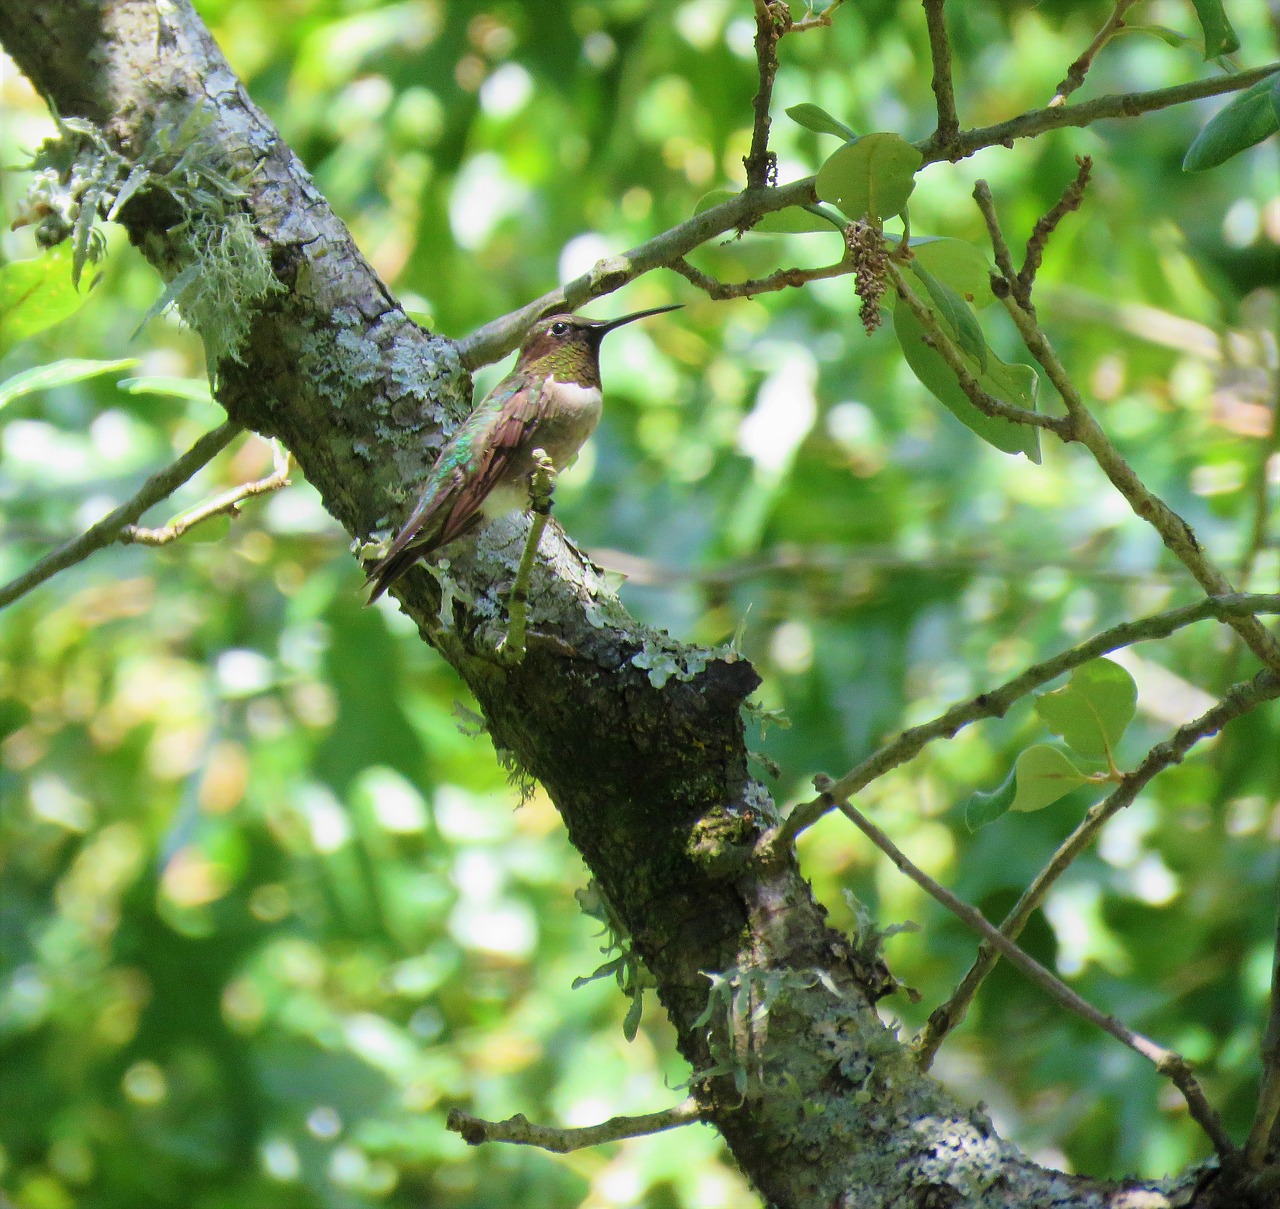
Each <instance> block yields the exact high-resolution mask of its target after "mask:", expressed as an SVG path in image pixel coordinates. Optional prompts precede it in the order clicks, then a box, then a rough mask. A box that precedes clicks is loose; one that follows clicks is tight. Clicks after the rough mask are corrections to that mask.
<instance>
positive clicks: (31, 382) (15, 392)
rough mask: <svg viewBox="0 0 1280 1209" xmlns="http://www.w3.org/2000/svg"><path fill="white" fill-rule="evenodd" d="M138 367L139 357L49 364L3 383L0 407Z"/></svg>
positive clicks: (66, 361)
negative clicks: (25, 397) (43, 392)
mask: <svg viewBox="0 0 1280 1209" xmlns="http://www.w3.org/2000/svg"><path fill="white" fill-rule="evenodd" d="M137 364H138V360H137V358H136V357H126V358H124V359H123V360H120V361H85V360H81V359H79V358H76V357H68V358H66V359H65V360H62V361H51V362H50V363H49V364H48V365H36V366H33V367H32V368H31V369H24V370H23V371H22V372H21V373H19V374H14V375H13V377H12V378H8V379H6V380H5V381H4V382H0V407H3V406H4V405H5V404H6V403H9V402H11V401H12V400H14V399H16V398H18V397H19V396H20V395H29V394H31V393H32V392H33V391H37V390H49V389H51V388H52V387H54V386H65V385H67V383H69V382H80V381H82V380H83V379H85V378H96V377H97V376H98V375H99V374H109V373H111V372H112V371H113V370H120V369H132V368H133V367H134V366H135V365H137Z"/></svg>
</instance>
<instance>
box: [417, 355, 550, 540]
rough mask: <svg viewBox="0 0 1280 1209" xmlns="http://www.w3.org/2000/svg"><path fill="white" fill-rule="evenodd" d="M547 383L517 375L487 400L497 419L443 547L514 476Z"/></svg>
mask: <svg viewBox="0 0 1280 1209" xmlns="http://www.w3.org/2000/svg"><path fill="white" fill-rule="evenodd" d="M544 385H545V383H544V380H543V379H537V380H535V381H533V382H530V380H529V379H528V378H525V377H523V376H521V377H516V376H515V375H514V374H513V375H512V376H511V377H510V378H507V379H506V380H505V381H503V382H501V383H499V384H498V386H497V387H495V388H494V391H493V394H492V395H491V396H490V397H489V399H488V400H486V403H487V404H489V405H490V406H491V408H492V414H493V416H494V418H493V420H492V421H491V422H490V423H487V424H485V425H484V426H483V431H482V433H480V434H477V435H478V436H480V438H481V439H479V440H478V441H477V442H476V444H475V448H474V452H473V454H472V457H473V459H474V461H473V463H472V465H473V467H474V469H473V470H472V472H471V473H470V474H469V475H467V476H466V478H465V481H463V482H462V484H461V485H460V487H459V489H458V491H457V493H456V495H455V496H454V498H453V507H452V508H451V509H450V511H449V515H448V517H446V519H445V522H444V525H443V526H442V527H441V530H440V539H439V544H440V545H442V546H443V545H445V544H447V543H448V542H451V541H453V540H454V538H456V537H460V536H461V535H462V534H463V533H465V532H466V530H467V529H469V528H470V527H471V525H472V524H473V523H474V522H475V519H476V516H477V514H478V513H479V512H480V509H481V508H482V507H483V506H484V501H485V500H486V499H487V498H488V496H489V493H490V492H491V491H492V490H493V489H494V488H495V487H496V486H498V484H499V483H501V482H502V481H503V480H504V479H506V478H508V477H509V476H510V473H511V463H512V460H513V459H514V458H515V456H516V455H517V453H518V452H519V451H520V450H522V449H527V448H528V441H529V437H530V433H531V432H532V431H533V429H535V428H536V427H537V425H538V421H539V420H540V419H541V418H542V410H543V409H542V398H543V387H544Z"/></svg>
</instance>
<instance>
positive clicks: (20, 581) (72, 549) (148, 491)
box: [0, 421, 241, 609]
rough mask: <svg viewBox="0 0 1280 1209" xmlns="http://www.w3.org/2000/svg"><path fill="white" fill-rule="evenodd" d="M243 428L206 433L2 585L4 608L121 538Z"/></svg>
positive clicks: (0, 593) (0, 597) (225, 426)
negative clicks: (113, 505) (105, 512)
mask: <svg viewBox="0 0 1280 1209" xmlns="http://www.w3.org/2000/svg"><path fill="white" fill-rule="evenodd" d="M240 431H241V429H240V426H239V425H238V424H233V423H231V422H230V421H228V422H227V423H226V424H223V425H221V426H220V427H218V428H215V429H214V430H213V431H212V432H207V433H205V435H204V436H202V437H201V438H200V439H199V440H198V441H197V442H196V443H195V444H194V445H192V446H191V448H190V449H188V450H187V452H186V453H184V454H183V455H182V456H181V457H180V458H179V459H178V460H177V461H176V462H174V463H173V464H172V465H170V466H166V467H165V469H163V470H161V471H159V472H158V473H157V474H153V475H152V476H151V477H150V478H149V479H148V480H147V481H146V482H145V483H143V485H142V489H141V490H140V491H139V492H138V493H137V495H135V496H134V497H133V498H132V499H130V500H127V501H126V502H125V503H123V504H121V505H120V507H119V508H117V509H115V511H113V512H111V513H109V514H108V515H106V516H104V517H103V518H102V520H100V521H98V523H97V524H95V525H91V526H90V527H89V528H88V529H86V530H85V531H84V532H83V533H82V534H80V536H79V537H76V538H72V540H71V541H69V542H67V543H66V544H65V545H62V546H59V547H58V549H56V550H55V551H53V553H52V554H48V555H46V556H45V557H44V558H42V559H41V560H40V561H39V562H38V563H36V565H35V566H34V567H32V568H31V569H30V570H29V571H27V572H26V573H25V574H23V575H19V576H18V577H17V579H15V580H13V581H11V582H10V583H7V584H5V586H4V587H2V588H0V609H2V608H4V607H5V605H8V604H12V603H13V602H14V601H15V600H17V599H18V598H19V597H20V596H25V595H26V593H28V592H30V591H31V589H32V588H34V587H37V586H38V585H39V584H42V583H44V581H45V580H46V579H49V578H51V577H52V576H54V575H56V574H57V573H58V572H59V571H65V570H66V569H67V568H68V567H71V566H74V565H75V564H76V563H78V562H82V561H83V560H84V559H86V558H88V557H89V555H90V554H92V553H93V552H94V551H95V550H101V549H103V548H104V547H106V546H109V545H111V544H112V543H113V542H116V541H118V540H119V539H120V532H121V530H122V529H123V528H124V527H125V526H126V525H132V524H133V523H134V522H135V521H136V520H137V519H138V518H139V517H140V516H141V515H142V514H143V513H144V512H146V510H147V509H148V508H150V507H151V506H152V505H153V504H158V503H159V502H160V501H161V500H162V499H165V498H166V497H167V496H170V495H172V494H173V493H174V492H175V491H176V490H177V489H178V488H179V487H181V486H182V484H183V483H185V482H186V481H187V480H188V479H189V478H191V476H192V475H194V474H195V473H196V471H198V470H199V469H200V468H201V467H202V466H204V465H206V464H207V463H208V462H210V461H212V460H213V458H214V457H216V456H217V455H218V454H219V453H221V452H222V451H223V450H224V449H225V448H226V447H227V446H228V445H230V444H231V442H232V441H233V440H234V439H235V437H236V436H237V435H238V434H239V432H240Z"/></svg>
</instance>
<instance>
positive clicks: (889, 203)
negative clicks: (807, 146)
mask: <svg viewBox="0 0 1280 1209" xmlns="http://www.w3.org/2000/svg"><path fill="white" fill-rule="evenodd" d="M923 163H924V157H923V156H922V155H921V154H920V152H919V151H917V150H916V149H915V148H914V147H913V146H912V145H911V144H910V143H908V142H907V141H906V139H904V138H903V137H902V136H901V135H899V134H867V135H863V137H862V138H860V139H858V140H857V141H856V142H852V143H847V144H846V145H845V146H843V147H841V148H840V149H839V150H838V151H837V152H836V153H835V154H834V155H832V156H831V157H830V158H829V159H828V160H827V162H826V163H825V164H823V165H822V167H821V168H820V169H818V182H817V194H818V196H819V197H820V198H822V200H823V201H828V202H831V203H832V204H833V205H836V206H839V207H840V210H841V211H842V212H843V213H844V214H847V215H848V216H849V217H850V218H852V219H861V218H868V217H869V218H870V219H871V220H872V221H882V220H883V219H886V218H892V217H893V216H894V215H895V214H900V213H901V212H902V210H903V209H904V208H905V207H906V204H907V199H908V198H909V197H910V196H911V191H912V190H913V189H914V188H915V187H916V173H917V172H918V171H919V170H920V165H921V164H923Z"/></svg>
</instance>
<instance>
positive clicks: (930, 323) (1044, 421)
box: [888, 261, 1068, 440]
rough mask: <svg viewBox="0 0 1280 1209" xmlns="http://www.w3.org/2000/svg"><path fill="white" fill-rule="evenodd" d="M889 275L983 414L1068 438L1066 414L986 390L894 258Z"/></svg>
mask: <svg viewBox="0 0 1280 1209" xmlns="http://www.w3.org/2000/svg"><path fill="white" fill-rule="evenodd" d="M888 269H889V275H890V276H891V277H892V278H893V282H894V285H895V286H896V287H897V290H898V296H899V297H900V298H901V299H902V300H903V301H904V302H905V303H906V304H907V306H909V307H910V308H911V313H912V314H913V315H915V317H916V318H917V319H918V320H919V321H920V326H921V327H923V328H924V330H925V333H926V335H927V336H928V339H929V343H930V344H931V345H932V346H933V347H934V349H936V350H937V352H938V353H939V354H940V355H941V357H942V359H943V360H944V361H945V362H946V363H947V365H948V366H949V367H950V369H951V372H952V373H953V374H955V376H956V381H957V382H958V383H959V384H960V389H961V390H962V391H964V393H965V396H966V397H967V398H968V400H969V402H970V403H972V404H973V405H974V407H976V408H977V409H978V410H979V411H980V412H982V414H983V415H987V416H997V417H999V418H1000V419H1002V420H1011V421H1013V423H1015V424H1029V425H1031V426H1032V427H1033V428H1047V429H1048V430H1049V431H1050V432H1054V433H1057V435H1058V436H1059V437H1062V438H1063V439H1064V440H1065V439H1066V433H1067V423H1068V421H1067V418H1066V417H1065V416H1046V415H1041V414H1040V413H1039V412H1038V411H1030V410H1029V409H1028V408H1025V407H1018V406H1016V405H1015V404H1013V403H1006V402H1004V401H1003V400H1002V399H997V398H996V397H995V396H994V395H992V394H989V393H988V392H987V391H985V390H983V389H982V387H981V386H980V385H979V384H978V380H977V378H975V377H974V376H973V373H972V372H971V371H970V369H969V367H968V365H967V364H966V363H965V360H964V354H963V353H961V351H960V350H959V348H957V347H956V345H955V342H954V341H953V340H952V339H951V338H950V337H949V336H948V335H947V333H946V332H945V331H943V329H942V325H941V324H940V323H939V322H938V319H937V316H935V315H934V313H933V311H932V310H931V309H930V308H929V307H928V306H926V305H925V303H924V302H923V301H922V300H921V299H920V298H919V297H917V295H916V294H915V293H914V291H913V290H912V289H911V287H910V286H909V285H908V284H907V281H906V278H905V277H903V275H902V271H901V270H900V269H899V268H898V266H897V265H895V264H893V262H892V261H890V262H889V265H888Z"/></svg>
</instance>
